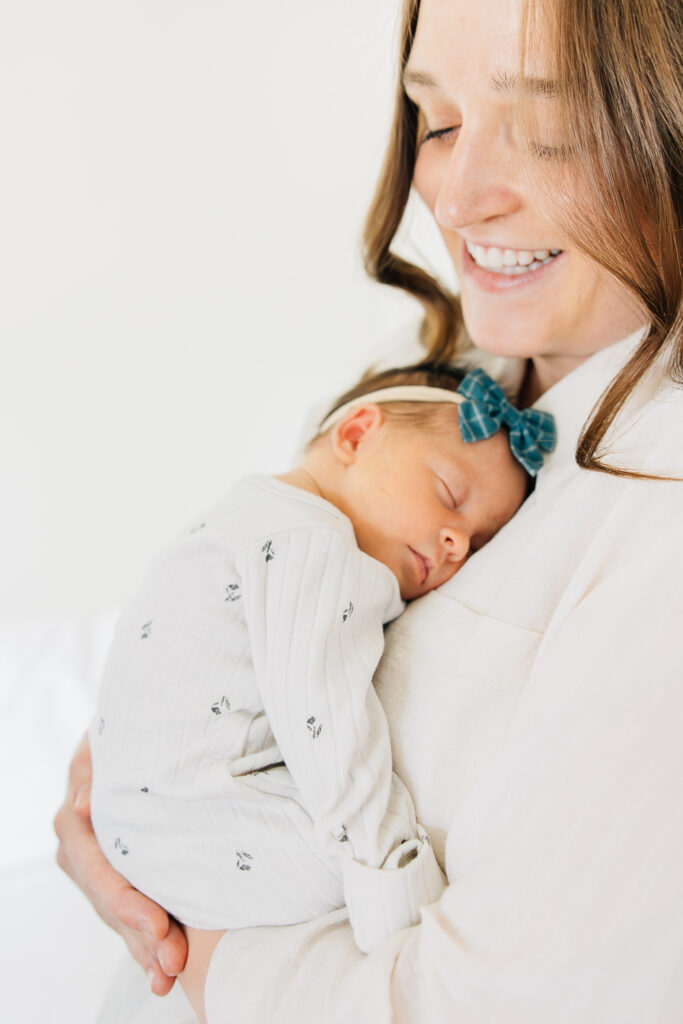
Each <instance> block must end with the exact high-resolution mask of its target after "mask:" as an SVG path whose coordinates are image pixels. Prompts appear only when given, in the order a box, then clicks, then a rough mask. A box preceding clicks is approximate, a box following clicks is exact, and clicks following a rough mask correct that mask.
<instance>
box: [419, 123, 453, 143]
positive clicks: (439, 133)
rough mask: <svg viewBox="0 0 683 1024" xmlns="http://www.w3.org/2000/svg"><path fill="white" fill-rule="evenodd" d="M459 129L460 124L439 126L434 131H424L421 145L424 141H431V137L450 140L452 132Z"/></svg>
mask: <svg viewBox="0 0 683 1024" xmlns="http://www.w3.org/2000/svg"><path fill="white" fill-rule="evenodd" d="M458 129H459V126H458V125H451V126H449V127H448V128H437V129H435V130H434V131H429V130H427V131H425V132H423V134H422V137H421V138H420V145H422V143H423V142H429V141H430V139H442V140H444V141H448V142H450V141H451V139H450V136H451V134H452V133H455V132H457V131H458Z"/></svg>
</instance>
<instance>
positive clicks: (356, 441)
mask: <svg viewBox="0 0 683 1024" xmlns="http://www.w3.org/2000/svg"><path fill="white" fill-rule="evenodd" d="M383 422H384V415H383V413H382V410H381V409H380V407H379V406H378V405H373V404H372V403H369V404H368V405H357V406H355V407H354V408H353V409H349V411H348V412H347V414H346V416H345V417H344V419H343V420H340V421H339V423H337V424H335V426H334V427H333V428H332V432H331V438H330V440H331V443H332V451H333V452H334V454H335V455H336V456H337V458H338V459H341V461H342V462H343V463H345V465H347V466H350V465H351V463H353V462H355V461H356V458H357V456H358V452H359V450H360V449H362V447H363V445H364V444H366V443H367V442H368V441H369V440H370V439H372V438H374V437H375V435H376V434H377V432H378V431H379V429H380V427H381V426H382V423H383Z"/></svg>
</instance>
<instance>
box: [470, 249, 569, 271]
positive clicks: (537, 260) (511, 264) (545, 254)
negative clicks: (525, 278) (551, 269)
mask: <svg viewBox="0 0 683 1024" xmlns="http://www.w3.org/2000/svg"><path fill="white" fill-rule="evenodd" d="M465 248H466V249H467V251H468V253H469V254H470V256H471V257H472V260H473V262H474V263H476V265H477V266H478V267H481V268H482V270H488V271H490V272H491V273H493V274H504V275H505V276H507V277H515V276H518V275H519V274H527V273H529V271H532V270H540V268H541V267H545V266H547V265H548V264H549V263H552V261H553V260H554V259H557V257H558V256H561V255H562V252H563V250H562V249H503V248H501V247H500V246H497V245H492V246H483V245H476V244H474V243H472V242H465Z"/></svg>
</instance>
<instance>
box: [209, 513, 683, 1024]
mask: <svg viewBox="0 0 683 1024" xmlns="http://www.w3.org/2000/svg"><path fill="white" fill-rule="evenodd" d="M682 608H683V555H682V554H681V546H680V529H679V528H677V529H676V530H675V531H674V532H670V533H669V534H668V535H666V536H657V537H650V538H648V540H647V543H646V542H645V540H644V539H643V542H642V545H641V548H640V550H638V551H634V550H630V551H629V553H628V557H625V558H624V561H623V564H622V566H621V567H620V568H619V569H618V570H615V571H614V572H612V573H611V574H610V575H608V576H606V577H604V578H603V579H601V580H600V581H599V582H597V583H596V584H595V585H594V586H593V587H592V588H591V589H590V590H588V591H586V592H585V593H582V594H581V595H578V596H577V599H576V601H575V603H574V605H573V607H572V608H570V609H568V611H567V614H566V616H565V617H564V618H563V621H561V622H557V623H556V626H555V627H554V628H553V630H552V631H549V632H548V634H547V636H546V638H545V641H544V646H543V649H542V650H541V652H540V653H539V656H538V659H537V661H536V664H535V667H534V670H533V673H532V677H531V679H530V681H529V686H528V689H527V693H526V694H525V697H524V702H525V703H524V705H523V706H522V707H521V708H520V711H519V717H518V722H517V723H516V726H515V728H514V729H513V733H512V735H511V736H510V738H509V742H508V744H507V746H506V749H505V751H504V753H503V755H502V756H501V758H500V759H499V760H498V761H497V762H496V763H495V764H493V765H492V766H491V768H490V769H489V770H488V771H487V772H486V773H485V775H484V776H483V777H482V778H481V779H480V780H479V782H478V783H477V785H476V787H475V788H474V789H473V791H472V793H471V794H470V796H469V797H468V800H467V801H466V802H465V806H464V807H463V809H462V811H461V812H460V813H459V815H458V817H457V818H456V820H455V821H454V822H453V825H452V829H451V831H453V830H454V829H463V830H465V832H466V834H467V839H468V842H467V847H468V848H469V849H470V853H469V855H468V858H467V859H462V860H461V862H460V863H457V862H451V861H449V876H450V882H451V884H450V886H449V888H448V889H446V891H445V893H444V894H443V896H442V898H441V899H440V901H439V902H438V903H437V904H436V905H434V906H433V907H430V908H429V909H427V910H426V911H425V913H424V915H423V920H422V922H421V924H419V925H418V926H416V927H413V928H411V929H408V930H406V931H404V932H401V933H399V934H398V935H395V936H393V937H391V938H389V939H387V941H386V942H385V943H383V944H382V945H381V946H380V947H379V948H378V949H376V950H375V951H374V952H373V953H372V954H371V955H370V956H368V957H365V958H363V957H361V956H360V954H358V953H357V952H356V951H355V950H354V949H353V945H352V942H351V939H350V933H349V931H348V929H347V928H346V926H345V925H344V923H343V921H342V920H341V919H340V917H339V915H329V916H328V917H326V918H322V919H319V920H317V921H312V922H308V923H307V924H304V925H297V926H295V927H292V928H284V929H259V933H258V934H257V933H256V931H254V930H249V931H248V932H246V933H241V934H236V933H233V934H228V935H226V936H225V937H224V939H223V940H222V942H221V944H220V945H219V947H218V948H217V950H216V954H215V955H214V959H213V961H212V963H211V967H210V970H209V976H208V981H207V989H206V996H207V1007H208V1009H209V1019H210V1021H211V1024H229V1022H230V1021H232V1020H237V1019H239V1020H240V1022H242V1024H250V1022H252V1021H253V1022H256V1021H262V1020H272V1021H274V1022H287V1024H289V1022H294V1021H296V1022H297V1024H307V1022H313V1021H324V1022H326V1024H328V1022H341V1021H349V1020H353V1021H354V1022H356V1024H388V1022H389V1021H391V1022H395V1024H407V1022H410V1024H422V1022H424V1021H429V1022H432V1024H437V1022H449V1024H490V1022H495V1024H522V1022H523V1024H547V1022H548V1021H553V1022H555V1024H606V1022H619V1024H664V1022H674V1021H680V1020H682V1019H683V972H681V963H682V962H683V924H682V921H683V918H682V916H681V907H683V743H682V742H681V737H682V736H683V675H682V669H681V666H683V629H681V609H682ZM240 976H241V979H242V981H241V984H240V985H239V986H238V987H237V989H235V987H234V986H235V985H236V984H237V978H238V977H240ZM257 976H258V978H260V979H263V978H264V977H266V978H267V979H268V984H265V985H264V984H261V986H260V988H259V991H258V993H253V1001H252V1002H251V1003H250V1002H249V1000H247V1005H248V1010H247V1011H246V1012H243V1013H242V1014H241V1015H240V1013H239V1012H238V1008H239V1007H240V1006H241V1005H242V1004H240V1001H239V1000H240V998H243V997H244V994H245V991H247V990H250V991H251V986H252V984H253V982H254V979H255V978H256V977H257Z"/></svg>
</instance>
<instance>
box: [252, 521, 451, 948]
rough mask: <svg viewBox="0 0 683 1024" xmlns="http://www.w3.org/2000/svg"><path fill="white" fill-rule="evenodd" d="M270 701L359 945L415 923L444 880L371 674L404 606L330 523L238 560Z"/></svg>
mask: <svg viewBox="0 0 683 1024" xmlns="http://www.w3.org/2000/svg"><path fill="white" fill-rule="evenodd" d="M237 568H238V571H239V574H240V577H241V579H242V590H243V595H244V597H243V600H244V613H245V617H246V621H247V628H248V630H249V638H250V643H251V649H252V656H253V660H254V668H255V672H256V677H257V680H258V686H259V691H260V694H261V697H262V700H263V706H264V709H265V711H266V714H267V715H268V719H269V722H270V726H271V729H272V731H273V734H274V736H275V738H276V740H277V743H278V746H279V748H280V751H281V752H282V756H283V758H284V761H285V763H286V765H287V767H288V769H289V771H290V772H291V774H292V777H293V779H294V781H295V783H296V785H297V789H298V792H299V796H300V801H301V803H302V805H303V806H304V808H305V809H306V811H307V812H308V814H310V816H311V818H312V820H313V821H314V823H315V825H316V834H317V836H318V838H319V841H320V843H321V846H322V848H323V850H324V851H325V853H326V855H328V856H329V857H330V858H334V859H335V860H339V861H340V862H341V865H342V873H343V884H344V897H345V901H346V904H347V907H348V908H349V916H350V920H351V922H352V925H353V928H354V934H355V938H356V941H357V943H358V946H359V948H361V949H363V950H364V951H368V950H370V949H372V948H374V946H376V945H377V944H378V943H379V942H380V941H382V940H383V939H384V938H385V937H386V936H387V935H388V934H392V933H393V932H395V931H397V930H400V929H401V928H405V927H407V926H409V925H411V924H414V923H415V922H416V921H417V920H418V919H419V913H420V908H421V907H422V906H425V905H427V904H430V903H433V902H434V901H435V900H437V899H438V898H439V896H440V895H441V892H442V891H443V888H444V884H445V882H444V878H443V875H442V873H441V870H440V868H439V867H438V864H437V862H436V858H435V856H434V853H433V851H432V848H431V845H430V843H429V840H428V838H427V836H426V833H425V832H424V831H423V830H422V829H421V828H419V826H418V825H417V823H416V821H415V811H414V808H413V803H412V799H411V797H410V795H409V794H408V791H407V790H406V788H405V786H404V785H403V783H402V782H401V781H400V779H399V778H398V777H397V776H396V775H395V774H394V773H392V768H391V747H390V741H389V730H388V726H387V722H386V717H385V714H384V711H383V709H382V706H381V704H380V702H379V699H378V697H377V695H376V693H375V690H374V687H373V684H372V677H373V673H374V670H375V668H376V666H377V663H378V661H379V657H380V655H381V653H382V649H383V645H384V636H383V623H384V621H386V620H388V619H389V618H391V617H394V616H395V615H396V614H398V613H399V612H400V610H401V609H402V604H401V602H400V599H399V596H398V588H397V584H396V581H395V579H394V577H393V576H392V575H391V573H390V572H389V570H388V569H386V567H385V566H383V565H381V564H380V563H378V562H376V561H375V560H374V559H371V558H369V557H368V556H366V555H364V554H363V553H362V552H361V551H359V550H358V548H357V547H356V546H355V544H354V543H353V541H352V540H351V539H350V538H347V537H345V536H344V535H343V534H341V533H340V532H339V531H337V530H333V529H327V528H323V527H318V528H313V529H304V528H300V529H294V530H290V531H282V532H280V533H277V534H275V535H274V536H273V537H271V538H270V539H268V540H266V541H264V542H259V544H258V545H256V546H255V547H253V548H251V549H249V550H248V551H246V552H244V553H243V554H242V555H240V556H239V557H238V560H237Z"/></svg>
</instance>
